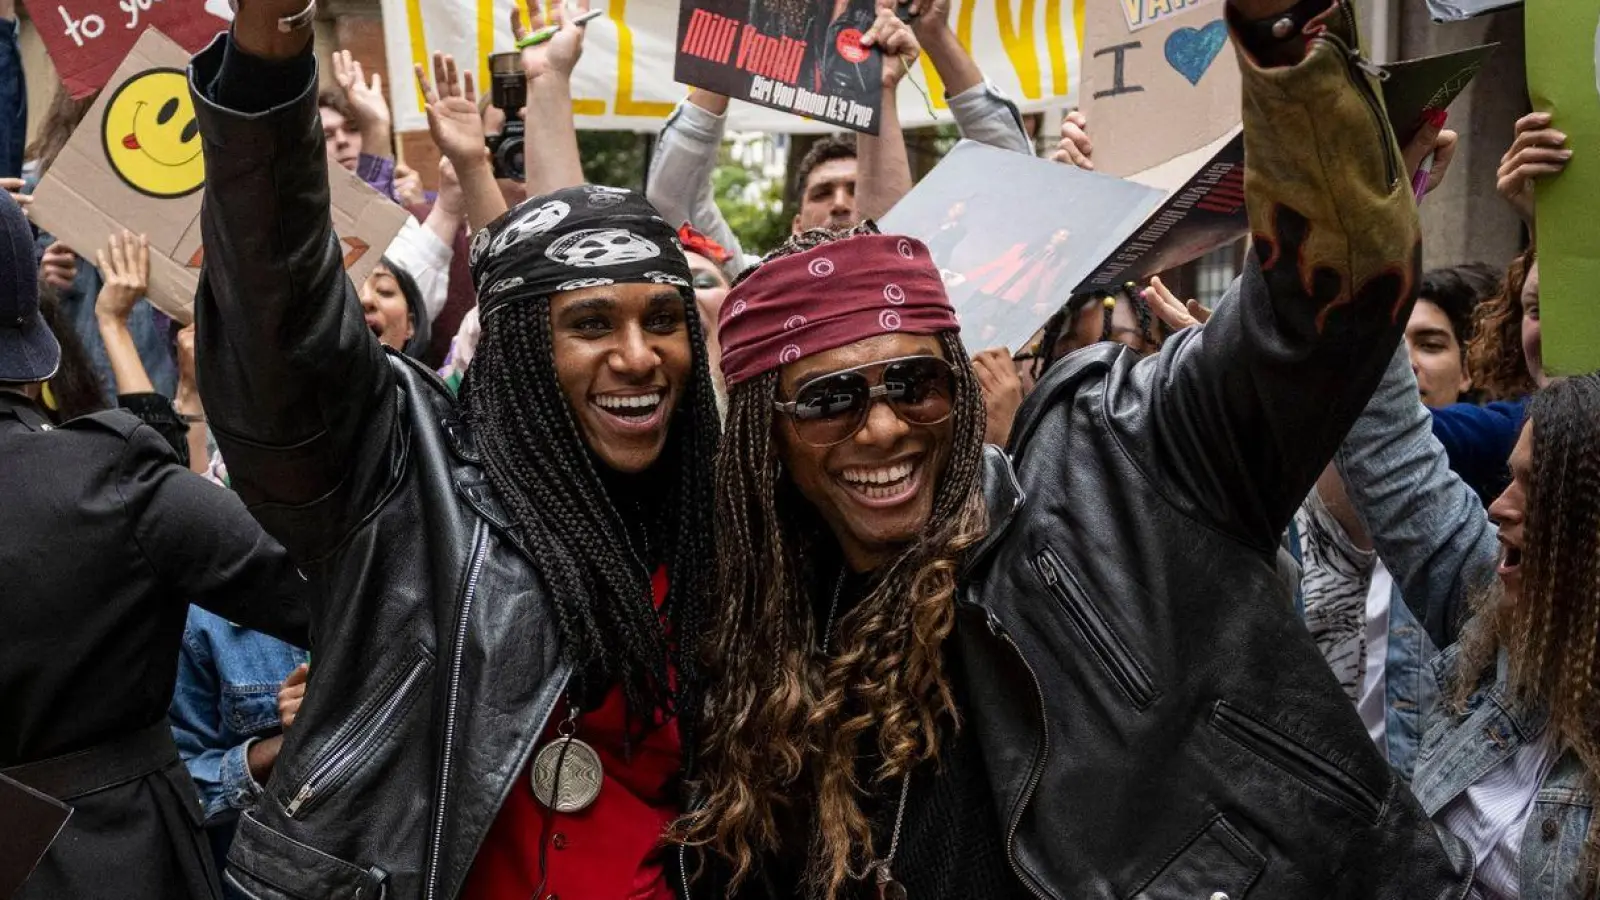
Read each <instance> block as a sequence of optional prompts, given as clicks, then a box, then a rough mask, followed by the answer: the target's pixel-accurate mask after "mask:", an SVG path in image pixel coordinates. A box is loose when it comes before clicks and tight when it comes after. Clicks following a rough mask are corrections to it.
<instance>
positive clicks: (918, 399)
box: [773, 356, 956, 448]
mask: <svg viewBox="0 0 1600 900" xmlns="http://www.w3.org/2000/svg"><path fill="white" fill-rule="evenodd" d="M878 368H881V369H882V370H883V375H882V381H881V383H880V384H878V385H876V386H873V385H870V384H868V383H867V377H866V375H864V374H862V373H863V372H865V371H867V370H870V369H878ZM955 396H956V375H955V370H954V369H952V368H950V364H949V363H947V362H945V361H944V360H942V359H940V358H939V357H937V356H905V357H901V358H899V359H886V360H880V361H878V362H874V363H867V364H866V365H863V366H856V367H854V368H850V369H843V370H841V371H838V372H831V373H829V374H827V375H819V376H817V377H816V378H813V379H811V380H810V381H807V382H806V383H805V384H803V385H801V386H800V389H799V390H797V391H795V395H794V399H793V400H791V401H789V402H787V403H784V402H781V401H780V402H777V403H774V404H773V407H774V408H775V409H777V410H778V412H781V413H784V414H785V415H787V416H788V417H789V421H790V423H791V424H792V425H793V426H794V432H795V435H796V436H797V437H799V438H800V440H802V441H805V442H806V443H807V444H810V445H811V446H813V447H818V448H822V447H832V446H834V445H835V444H842V443H844V442H845V441H847V440H849V439H850V438H851V437H852V436H854V435H855V433H856V432H858V431H860V430H861V426H862V425H865V424H866V421H867V413H868V412H869V411H870V410H871V409H872V404H873V403H875V402H877V401H878V400H879V399H880V398H882V399H884V400H886V401H887V402H888V404H889V407H890V408H891V409H893V410H894V413H895V415H897V416H899V417H900V418H901V420H903V421H904V422H906V424H908V425H938V424H939V423H940V422H943V421H944V420H946V419H948V418H950V412H951V410H952V409H953V408H954V406H955Z"/></svg>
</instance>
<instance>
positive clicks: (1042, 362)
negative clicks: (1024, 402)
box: [1033, 281, 1169, 381]
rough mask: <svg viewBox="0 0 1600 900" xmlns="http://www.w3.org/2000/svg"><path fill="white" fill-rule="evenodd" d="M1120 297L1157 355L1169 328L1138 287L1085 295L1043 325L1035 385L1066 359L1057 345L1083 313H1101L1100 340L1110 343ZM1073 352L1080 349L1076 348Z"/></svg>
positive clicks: (1148, 348)
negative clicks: (1118, 295)
mask: <svg viewBox="0 0 1600 900" xmlns="http://www.w3.org/2000/svg"><path fill="white" fill-rule="evenodd" d="M1117 294H1120V295H1122V298H1123V299H1125V300H1127V301H1128V302H1129V303H1131V304H1133V314H1134V316H1135V318H1137V319H1138V322H1139V336H1140V337H1141V338H1143V339H1144V343H1145V348H1146V352H1147V353H1148V352H1154V348H1157V347H1159V346H1161V342H1162V341H1163V340H1165V339H1166V338H1167V337H1168V336H1169V335H1168V332H1167V327H1166V325H1165V324H1164V323H1161V322H1159V321H1158V320H1157V319H1156V317H1155V313H1154V311H1152V310H1151V309H1150V304H1149V303H1148V302H1147V301H1146V300H1145V299H1144V295H1143V294H1141V293H1140V292H1139V289H1138V285H1136V284H1134V283H1133V282H1131V281H1130V282H1128V283H1127V284H1125V285H1123V286H1122V287H1121V288H1118V289H1117V291H1116V293H1111V292H1108V291H1086V292H1084V293H1082V294H1074V295H1073V296H1072V298H1071V299H1069V300H1068V301H1067V302H1066V303H1065V304H1063V305H1062V307H1061V308H1060V309H1058V310H1056V311H1055V314H1054V315H1052V316H1050V318H1049V319H1048V320H1046V321H1045V323H1044V330H1043V331H1042V332H1041V333H1040V337H1039V350H1038V352H1037V353H1035V354H1034V355H1033V378H1034V380H1035V381H1037V380H1038V379H1040V378H1043V377H1044V373H1045V370H1046V369H1048V368H1050V366H1051V364H1052V363H1054V362H1055V361H1056V360H1058V359H1060V358H1062V357H1063V356H1066V355H1067V354H1065V353H1057V352H1056V345H1057V344H1059V343H1061V337H1062V335H1065V334H1070V333H1072V331H1073V330H1074V329H1076V328H1077V326H1078V318H1079V317H1080V316H1081V315H1083V312H1084V310H1087V309H1089V308H1090V307H1091V306H1092V307H1096V308H1098V309H1099V310H1100V340H1101V341H1109V340H1111V335H1112V329H1113V327H1114V322H1115V316H1116V301H1117ZM1108 298H1109V299H1111V300H1113V301H1114V302H1113V303H1112V304H1111V305H1110V306H1107V305H1106V300H1107V299H1108ZM1072 349H1074V350H1076V349H1079V348H1076V347H1074V348H1072Z"/></svg>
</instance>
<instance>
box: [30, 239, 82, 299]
mask: <svg viewBox="0 0 1600 900" xmlns="http://www.w3.org/2000/svg"><path fill="white" fill-rule="evenodd" d="M39 277H40V278H42V279H44V281H45V283H46V284H48V285H50V286H51V287H54V288H57V289H59V290H63V291H64V290H67V289H68V288H71V287H72V282H74V281H76V280H77V278H78V255H77V254H76V253H74V252H72V248H71V247H68V246H67V245H66V244H63V243H61V242H60V241H56V242H55V243H53V244H51V245H50V246H48V247H46V248H45V251H44V256H43V257H42V258H41V259H40V260H39Z"/></svg>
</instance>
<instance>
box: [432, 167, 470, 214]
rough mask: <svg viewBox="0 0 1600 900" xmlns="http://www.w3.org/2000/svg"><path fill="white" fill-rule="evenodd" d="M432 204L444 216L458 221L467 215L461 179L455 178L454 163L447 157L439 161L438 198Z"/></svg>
mask: <svg viewBox="0 0 1600 900" xmlns="http://www.w3.org/2000/svg"><path fill="white" fill-rule="evenodd" d="M433 202H434V206H435V207H437V208H438V209H441V210H444V213H445V215H448V216H450V217H451V218H454V219H457V220H459V219H462V218H464V217H465V216H466V214H467V200H466V195H465V194H463V193H462V191H461V179H460V178H458V177H456V167H455V163H452V162H451V161H450V157H448V156H447V157H445V158H444V159H441V160H439V196H438V197H437V198H435V199H434V201H433Z"/></svg>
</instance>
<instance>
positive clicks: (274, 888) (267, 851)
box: [222, 811, 388, 900]
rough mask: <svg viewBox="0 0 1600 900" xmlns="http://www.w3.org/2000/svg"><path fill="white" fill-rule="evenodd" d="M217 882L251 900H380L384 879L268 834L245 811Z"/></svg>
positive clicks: (375, 871)
mask: <svg viewBox="0 0 1600 900" xmlns="http://www.w3.org/2000/svg"><path fill="white" fill-rule="evenodd" d="M222 880H223V882H224V883H225V884H227V885H228V886H229V887H231V888H233V889H234V890H236V891H238V892H239V893H240V894H242V895H244V896H246V897H249V898H251V900H383V896H384V894H385V884H386V883H387V881H388V875H387V874H386V873H385V872H384V871H383V870H382V869H379V868H377V867H376V866H373V867H371V868H366V869H363V868H362V867H360V866H358V865H355V864H354V863H348V862H345V861H344V860H342V859H339V858H337V857H334V856H329V855H328V854H326V853H323V852H322V851H321V850H318V849H317V848H315V847H309V846H307V845H305V844H302V843H300V842H299V841H297V840H294V839H293V838H291V837H289V836H287V835H284V834H280V833H278V832H276V831H273V830H272V829H270V828H268V827H267V826H265V825H262V824H261V823H260V822H258V821H256V819H255V816H253V815H252V814H251V813H249V812H248V811H247V812H244V813H242V814H241V815H240V816H239V830H238V832H237V834H236V836H235V837H234V842H233V848H232V849H231V850H230V851H229V852H228V869H227V871H226V872H224V873H223V875H222Z"/></svg>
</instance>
